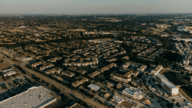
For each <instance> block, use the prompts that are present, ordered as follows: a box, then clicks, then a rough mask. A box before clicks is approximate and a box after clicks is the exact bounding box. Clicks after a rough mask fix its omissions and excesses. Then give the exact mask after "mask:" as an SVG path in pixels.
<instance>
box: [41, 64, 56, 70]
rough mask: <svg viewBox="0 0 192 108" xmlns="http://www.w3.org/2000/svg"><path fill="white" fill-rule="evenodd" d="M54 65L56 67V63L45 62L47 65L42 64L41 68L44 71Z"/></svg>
mask: <svg viewBox="0 0 192 108" xmlns="http://www.w3.org/2000/svg"><path fill="white" fill-rule="evenodd" d="M52 67H54V64H51V63H50V64H49V63H48V64H45V65H43V66H41V67H40V70H41V71H44V70H46V69H50V68H52Z"/></svg>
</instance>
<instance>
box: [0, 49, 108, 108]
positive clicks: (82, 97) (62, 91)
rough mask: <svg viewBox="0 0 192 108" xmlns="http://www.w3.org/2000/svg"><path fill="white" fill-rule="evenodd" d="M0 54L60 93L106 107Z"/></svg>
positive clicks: (24, 64) (101, 107)
mask: <svg viewBox="0 0 192 108" xmlns="http://www.w3.org/2000/svg"><path fill="white" fill-rule="evenodd" d="M0 56H2V57H3V58H2V59H4V60H5V61H7V62H8V63H10V64H12V65H13V64H16V65H19V66H20V67H21V68H22V69H23V70H24V71H26V72H29V73H31V74H34V75H35V76H37V77H39V78H41V79H43V80H44V81H46V82H48V83H49V84H51V85H54V86H55V87H56V88H58V89H60V91H61V93H64V94H66V93H68V94H71V95H74V96H75V97H77V98H79V99H81V100H82V101H84V102H86V103H88V104H91V105H93V106H96V107H97V108H107V107H106V106H105V105H102V104H100V103H99V102H96V101H95V100H94V99H91V98H89V97H87V96H84V95H82V94H81V93H80V92H78V91H76V90H72V89H70V88H69V87H67V86H65V85H63V84H61V83H59V82H57V81H55V80H53V79H51V78H49V77H48V76H46V75H43V74H40V73H38V72H36V71H34V70H31V69H29V68H27V67H26V63H25V62H23V63H19V62H16V61H13V60H11V59H10V58H7V57H6V56H4V55H3V54H1V53H0Z"/></svg>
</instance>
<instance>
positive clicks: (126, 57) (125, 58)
mask: <svg viewBox="0 0 192 108" xmlns="http://www.w3.org/2000/svg"><path fill="white" fill-rule="evenodd" d="M121 59H122V60H129V57H128V56H124V57H122V58H121Z"/></svg>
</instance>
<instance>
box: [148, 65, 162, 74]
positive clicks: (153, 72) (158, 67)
mask: <svg viewBox="0 0 192 108" xmlns="http://www.w3.org/2000/svg"><path fill="white" fill-rule="evenodd" d="M162 69H163V66H162V65H158V66H157V67H156V68H155V69H153V70H151V73H152V74H154V75H156V74H158V73H159V72H160V71H161V70H162Z"/></svg>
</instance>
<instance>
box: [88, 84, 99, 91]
mask: <svg viewBox="0 0 192 108" xmlns="http://www.w3.org/2000/svg"><path fill="white" fill-rule="evenodd" d="M88 87H89V88H91V89H93V90H95V91H97V90H99V89H100V87H99V86H97V85H95V84H90V85H89V86H88Z"/></svg>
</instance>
